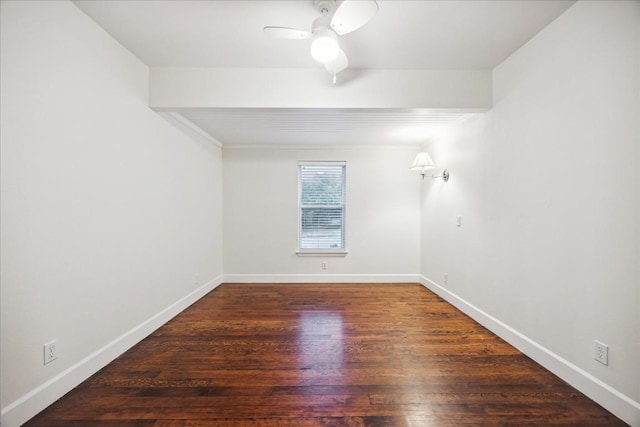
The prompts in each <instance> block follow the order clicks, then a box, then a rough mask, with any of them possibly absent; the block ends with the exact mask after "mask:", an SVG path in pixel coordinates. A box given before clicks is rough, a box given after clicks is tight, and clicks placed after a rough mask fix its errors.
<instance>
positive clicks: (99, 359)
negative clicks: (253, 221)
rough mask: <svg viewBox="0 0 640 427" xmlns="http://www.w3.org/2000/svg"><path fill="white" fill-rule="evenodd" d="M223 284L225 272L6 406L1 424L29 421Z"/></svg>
mask: <svg viewBox="0 0 640 427" xmlns="http://www.w3.org/2000/svg"><path fill="white" fill-rule="evenodd" d="M220 283H222V275H220V276H218V277H216V278H214V279H213V280H211V281H209V282H208V283H205V284H204V285H202V286H201V287H199V288H198V289H196V290H194V291H193V292H191V293H190V294H188V295H186V296H184V297H183V298H181V299H180V300H178V301H176V302H175V303H173V304H171V305H170V306H169V307H167V308H165V309H164V310H162V311H160V312H159V313H157V314H155V315H154V316H152V317H151V318H149V319H148V320H146V321H144V322H143V323H141V324H140V325H138V326H136V327H134V328H133V329H131V330H130V331H128V332H126V333H125V334H123V335H121V336H120V337H118V338H116V339H115V340H113V341H112V342H110V343H108V344H107V345H105V346H104V347H102V348H101V349H99V350H98V351H96V352H94V353H93V354H90V355H89V356H87V357H85V358H84V359H82V360H80V361H79V362H78V363H76V364H75V365H73V366H71V367H70V368H68V369H66V370H65V371H63V372H61V373H60V374H58V375H56V376H55V377H53V378H51V379H50V380H49V381H47V382H45V383H44V384H41V385H40V386H38V387H36V388H35V389H33V390H31V391H30V392H29V393H27V394H25V395H24V396H22V397H20V398H19V399H17V400H16V401H14V402H12V403H10V404H9V405H7V406H5V407H4V408H2V418H1V420H2V421H1V422H0V425H2V426H3V427H18V426H20V425H22V424H23V423H25V422H27V421H28V420H29V419H31V418H32V417H34V416H35V415H37V414H38V413H39V412H40V411H42V410H43V409H45V408H46V407H47V406H49V405H51V404H52V403H53V402H55V401H56V400H57V399H59V398H61V397H62V396H64V395H65V394H66V393H68V392H69V391H71V390H72V389H73V388H74V387H76V386H77V385H78V384H80V383H81V382H82V381H84V380H86V379H87V378H89V377H90V376H91V375H93V374H95V373H96V372H98V371H99V370H100V369H102V368H103V367H105V366H106V365H107V364H109V363H110V362H111V361H113V360H114V359H115V358H117V357H118V356H120V355H121V354H122V353H124V352H125V351H127V350H129V349H130V348H131V347H133V346H134V345H136V344H137V343H139V342H140V341H142V340H143V339H144V338H146V337H147V336H148V335H149V334H151V333H152V332H153V331H155V330H156V329H158V328H159V327H160V326H162V325H164V324H165V323H166V322H168V321H169V320H171V319H172V318H173V317H174V316H176V315H177V314H179V313H180V312H182V311H183V310H184V309H185V308H187V307H189V306H190V305H191V304H193V303H194V302H196V301H197V300H199V299H200V298H202V297H203V296H204V295H206V294H207V293H208V292H210V291H211V290H213V289H215V288H216V287H217V286H218V285H220Z"/></svg>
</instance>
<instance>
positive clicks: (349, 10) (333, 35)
mask: <svg viewBox="0 0 640 427" xmlns="http://www.w3.org/2000/svg"><path fill="white" fill-rule="evenodd" d="M314 5H315V7H316V9H318V11H319V12H320V13H322V16H321V17H319V18H318V19H316V20H315V21H313V24H312V25H311V32H308V31H303V30H296V29H294V28H286V27H264V33H265V35H267V36H269V37H273V38H278V39H294V40H311V56H312V57H313V59H315V60H316V61H318V62H322V63H323V64H324V67H325V69H326V70H327V71H328V72H329V74H332V75H333V83H335V82H336V75H337V74H338V73H339V72H340V71H342V70H344V69H345V68H347V66H348V65H349V60H348V59H347V55H346V54H345V53H344V51H343V50H342V49H341V48H340V44H339V43H338V36H341V35H343V34H347V33H350V32H352V31H355V30H357V29H358V28H360V27H362V26H363V25H364V24H366V23H367V22H369V20H370V19H371V18H373V16H374V15H375V14H376V12H378V3H376V2H375V0H342V1H340V0H338V1H336V0H314Z"/></svg>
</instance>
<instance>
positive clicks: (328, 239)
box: [298, 162, 346, 253]
mask: <svg viewBox="0 0 640 427" xmlns="http://www.w3.org/2000/svg"><path fill="white" fill-rule="evenodd" d="M345 168H346V163H345V162H299V163H298V187H299V190H298V193H299V198H298V205H299V212H298V248H299V253H305V252H306V253H314V252H321V253H331V252H336V253H346V251H345V243H344V210H345V204H344V200H345Z"/></svg>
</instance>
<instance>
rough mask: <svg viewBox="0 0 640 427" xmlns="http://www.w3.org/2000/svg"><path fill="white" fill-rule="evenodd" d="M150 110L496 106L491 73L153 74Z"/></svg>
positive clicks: (219, 71) (205, 70)
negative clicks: (335, 77) (331, 74)
mask: <svg viewBox="0 0 640 427" xmlns="http://www.w3.org/2000/svg"><path fill="white" fill-rule="evenodd" d="M149 105H150V106H151V108H153V109H155V110H158V111H184V110H189V109H201V108H363V109H378V108H385V109H398V108H399V109H413V108H420V109H446V110H449V109H452V110H456V111H458V112H483V111H487V110H489V109H490V108H491V106H492V80H491V71H490V70H345V71H344V72H342V73H340V74H339V75H338V82H337V84H335V85H334V84H333V83H332V76H330V75H329V74H327V73H326V71H325V70H324V69H321V68H319V69H306V68H304V69H303V68H257V69H256V68H170V67H155V68H151V69H150V71H149Z"/></svg>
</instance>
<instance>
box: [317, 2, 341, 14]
mask: <svg viewBox="0 0 640 427" xmlns="http://www.w3.org/2000/svg"><path fill="white" fill-rule="evenodd" d="M313 5H314V6H315V8H316V9H317V10H318V12H320V13H322V14H323V15H327V14H329V13H331V12H332V11H333V9H334V7H335V6H336V0H314V1H313Z"/></svg>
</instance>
